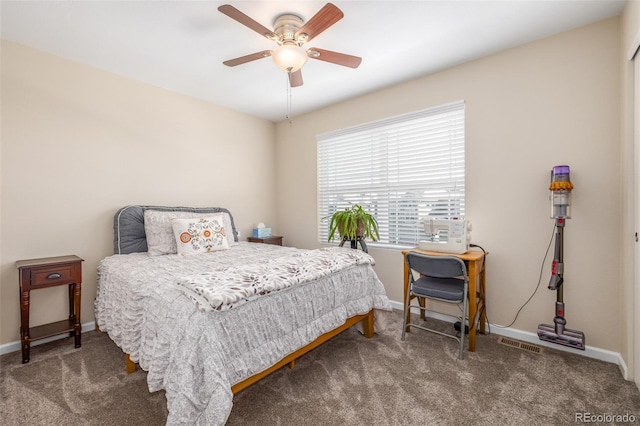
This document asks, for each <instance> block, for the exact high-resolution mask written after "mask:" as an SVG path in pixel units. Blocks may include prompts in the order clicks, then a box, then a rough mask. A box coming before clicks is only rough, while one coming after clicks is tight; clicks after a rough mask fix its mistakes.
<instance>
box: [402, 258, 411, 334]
mask: <svg viewBox="0 0 640 426" xmlns="http://www.w3.org/2000/svg"><path fill="white" fill-rule="evenodd" d="M403 260H404V259H403ZM409 273H410V271H409V266H408V265H407V262H406V260H405V261H404V298H403V299H402V303H406V300H407V293H409ZM404 315H405V316H406V317H407V328H406V332H407V333H408V332H410V331H411V327H409V323H411V309H406V307H405V311H404Z"/></svg>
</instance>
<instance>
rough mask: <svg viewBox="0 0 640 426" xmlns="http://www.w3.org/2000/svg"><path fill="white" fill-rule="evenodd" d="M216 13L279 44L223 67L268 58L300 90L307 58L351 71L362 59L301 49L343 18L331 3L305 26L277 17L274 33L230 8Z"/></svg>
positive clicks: (287, 17)
mask: <svg viewBox="0 0 640 426" xmlns="http://www.w3.org/2000/svg"><path fill="white" fill-rule="evenodd" d="M218 10H219V11H220V12H222V13H224V14H225V15H227V16H228V17H230V18H231V19H234V20H236V21H238V22H239V23H241V24H242V25H244V26H246V27H248V28H250V29H252V30H253V31H255V32H257V33H259V34H261V35H263V36H264V37H266V38H268V39H269V40H272V41H274V42H276V43H277V44H278V47H276V48H275V49H274V50H263V51H262V52H256V53H252V54H250V55H246V56H241V57H239V58H235V59H230V60H228V61H224V62H223V64H225V65H227V66H230V67H235V66H236V65H241V64H245V63H247V62H251V61H255V60H257V59H262V58H266V57H269V56H270V57H271V58H272V59H273V61H274V62H275V63H276V65H278V67H280V68H281V69H282V70H283V71H286V72H287V73H288V74H289V84H290V85H291V87H298V86H302V71H301V68H302V66H303V65H304V64H305V63H306V62H307V59H308V58H311V59H318V60H321V61H325V62H331V63H333V64H338V65H342V66H345V67H350V68H358V66H359V65H360V62H362V58H359V57H357V56H352V55H346V54H344V53H338V52H332V51H330V50H324V49H318V48H316V47H311V48H308V49H307V48H304V47H303V45H304V44H305V43H307V42H309V41H311V40H312V39H313V38H315V37H316V36H317V35H319V34H320V33H322V32H323V31H324V30H326V29H327V28H329V27H330V26H332V25H333V24H335V23H336V22H338V21H339V20H340V19H342V18H343V17H344V13H342V11H341V10H340V9H338V7H336V6H335V5H333V4H331V3H327V4H326V5H324V7H323V8H322V9H320V10H319V11H318V12H317V13H316V14H315V15H313V17H312V18H311V19H309V20H308V21H307V22H304V20H303V19H302V18H300V17H299V16H297V15H294V14H291V13H285V14H282V15H279V16H278V17H276V19H275V21H274V24H273V31H271V30H270V29H268V28H266V27H264V26H263V25H262V24H260V23H259V22H256V21H255V20H253V19H252V18H250V17H249V16H247V15H245V14H244V13H242V12H240V11H239V10H238V9H236V8H235V7H233V6H231V5H229V4H225V5H222V6H220V7H218Z"/></svg>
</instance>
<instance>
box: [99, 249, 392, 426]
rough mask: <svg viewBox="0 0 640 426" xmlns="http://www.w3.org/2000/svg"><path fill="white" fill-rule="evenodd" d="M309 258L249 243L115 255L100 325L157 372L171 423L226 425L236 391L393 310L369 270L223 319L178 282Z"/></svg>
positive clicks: (297, 289)
mask: <svg viewBox="0 0 640 426" xmlns="http://www.w3.org/2000/svg"><path fill="white" fill-rule="evenodd" d="M332 250H352V249H347V248H345V249H332ZM306 252H307V251H304V250H299V249H295V248H287V247H280V246H273V245H268V244H250V243H240V244H238V245H237V246H233V247H231V248H230V249H229V250H225V251H219V252H213V253H207V254H203V255H196V256H187V257H182V256H178V255H166V256H149V255H148V254H147V253H135V254H129V255H115V256H110V257H108V258H105V259H104V260H102V261H101V262H100V265H99V267H98V295H97V297H96V304H95V313H96V322H97V324H98V326H99V327H100V329H101V330H102V331H106V332H107V333H109V336H110V337H111V339H113V341H114V342H115V343H116V344H117V345H118V346H119V347H120V348H122V350H123V351H124V352H126V353H128V354H130V356H131V359H132V360H133V361H135V362H138V363H139V365H140V367H141V368H143V369H144V370H146V371H148V377H147V381H148V384H149V390H150V391H152V392H153V391H156V390H160V389H165V390H166V396H167V405H168V408H169V417H168V419H167V424H172V425H173V424H200V425H218V424H224V422H225V421H226V419H227V417H228V416H229V413H230V412H231V407H232V401H233V395H232V392H231V386H232V385H234V384H235V383H238V382H240V381H242V380H244V379H246V378H248V377H250V376H252V375H254V374H256V373H259V372H260V371H262V370H264V369H266V368H268V367H269V366H271V365H273V364H274V363H276V362H277V361H279V360H280V359H282V358H283V357H284V356H286V355H288V354H290V353H292V352H294V351H296V350H297V349H299V348H301V347H303V346H305V345H306V344H308V343H310V342H312V341H313V340H315V339H316V338H317V337H318V336H320V335H321V334H323V333H326V332H328V331H330V330H332V329H334V328H336V327H338V326H340V325H342V324H343V323H344V321H345V320H346V319H347V318H349V317H352V316H354V315H359V314H364V313H366V312H368V311H369V310H371V309H380V310H390V309H391V305H390V303H389V300H388V299H387V297H386V295H385V291H384V287H383V285H382V283H381V282H380V281H379V279H378V277H377V276H376V274H375V272H374V270H373V267H372V265H371V264H369V263H366V262H363V263H359V264H354V265H352V266H348V267H346V268H345V269H342V270H340V271H338V272H333V273H330V274H326V275H324V276H322V277H320V278H318V279H315V280H313V281H307V282H301V283H299V284H296V285H292V286H290V287H285V288H283V289H281V290H279V291H275V292H273V293H271V294H269V295H268V296H264V297H259V296H257V295H255V296H251V295H249V297H248V298H247V299H246V303H243V304H238V305H236V306H235V307H234V308H233V309H227V310H223V311H216V310H212V311H209V312H202V311H200V310H199V309H198V308H197V306H196V304H195V303H194V301H193V300H191V299H190V298H189V297H188V296H187V295H186V293H185V292H184V289H181V288H180V287H179V286H178V285H177V283H178V281H179V280H180V279H182V278H184V277H189V276H197V275H198V274H202V273H203V272H205V271H209V272H210V271H214V270H220V269H227V268H238V267H240V266H242V265H258V264H265V262H266V260H267V259H274V258H278V257H282V256H286V255H294V256H297V257H300V256H301V255H302V254H303V253H306ZM350 254H352V253H350ZM304 256H307V255H306V254H305V255H304ZM304 256H303V257H304ZM285 263H286V262H285Z"/></svg>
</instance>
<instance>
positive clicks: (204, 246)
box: [171, 214, 229, 256]
mask: <svg viewBox="0 0 640 426" xmlns="http://www.w3.org/2000/svg"><path fill="white" fill-rule="evenodd" d="M171 228H172V229H173V235H174V237H175V240H176V246H177V249H178V254H180V255H183V256H187V255H191V254H198V253H208V252H212V251H218V250H226V249H228V248H229V243H228V241H227V235H226V230H225V227H224V220H223V217H222V215H221V214H218V215H212V216H207V217H196V218H188V219H171Z"/></svg>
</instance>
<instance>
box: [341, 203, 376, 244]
mask: <svg viewBox="0 0 640 426" xmlns="http://www.w3.org/2000/svg"><path fill="white" fill-rule="evenodd" d="M336 232H337V233H338V234H340V237H341V239H342V243H344V242H345V241H351V247H354V248H355V242H356V241H361V242H362V240H363V239H365V238H371V239H372V240H373V241H376V240H379V239H380V234H379V233H378V222H377V221H376V218H375V217H373V215H371V214H370V213H367V212H366V211H365V210H364V209H363V208H362V206H361V205H359V204H354V205H353V206H351V207H349V208H347V209H344V210H338V211H337V212H335V213H334V214H333V215H331V222H329V238H328V240H329V241H332V240H333V239H334V237H335V235H336ZM342 243H341V245H342ZM365 251H366V250H365Z"/></svg>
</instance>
